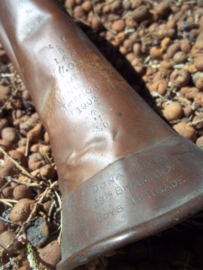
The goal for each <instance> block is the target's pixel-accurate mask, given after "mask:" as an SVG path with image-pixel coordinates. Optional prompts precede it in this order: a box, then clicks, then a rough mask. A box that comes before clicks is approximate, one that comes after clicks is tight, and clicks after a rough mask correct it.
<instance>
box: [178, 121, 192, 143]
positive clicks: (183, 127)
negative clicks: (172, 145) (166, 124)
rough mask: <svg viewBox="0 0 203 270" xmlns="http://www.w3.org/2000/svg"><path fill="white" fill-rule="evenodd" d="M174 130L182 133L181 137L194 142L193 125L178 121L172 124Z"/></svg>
mask: <svg viewBox="0 0 203 270" xmlns="http://www.w3.org/2000/svg"><path fill="white" fill-rule="evenodd" d="M173 128H174V129H175V131H176V132H177V133H178V134H180V135H182V136H183V137H185V138H187V139H188V140H190V141H192V142H195V140H196V131H195V129H194V128H193V127H191V126H188V125H187V124H186V123H185V122H181V123H178V124H176V125H174V126H173Z"/></svg>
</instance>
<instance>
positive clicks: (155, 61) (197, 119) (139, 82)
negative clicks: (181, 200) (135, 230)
mask: <svg viewBox="0 0 203 270" xmlns="http://www.w3.org/2000/svg"><path fill="white" fill-rule="evenodd" d="M65 8H66V10H67V12H68V13H69V14H70V16H72V17H73V18H74V20H75V21H76V22H77V23H78V24H79V26H80V27H81V28H82V29H83V30H84V31H85V33H86V34H87V36H88V37H89V38H90V39H91V40H92V42H93V43H94V44H95V45H96V46H97V47H98V48H99V50H100V51H101V52H102V53H103V54H104V56H105V57H107V59H108V60H109V61H110V62H111V64H112V65H113V66H114V68H116V69H117V71H118V72H120V74H121V75H122V76H123V77H124V78H125V79H126V80H127V82H128V83H129V84H130V85H131V86H132V87H133V88H134V89H135V91H137V92H138V93H139V94H140V95H141V96H142V97H143V99H144V100H145V101H146V102H147V103H148V104H149V106H151V107H152V108H153V110H154V111H155V112H156V113H157V114H159V115H160V116H161V117H162V118H163V119H165V121H166V122H168V124H169V125H170V126H171V127H172V128H174V129H175V130H176V131H177V132H178V133H179V134H180V135H182V136H184V137H186V138H187V139H189V140H191V141H192V142H193V143H195V144H196V145H197V146H198V147H200V148H202V149H203V1H201V0H199V1H193V0H191V1H173V0H171V1H164V2H163V1H151V0H123V1H120V0H107V1H100V0H94V1H90V0H87V1H85V0H84V1H83V0H66V1H65ZM0 135H1V137H0V211H1V216H0V254H1V262H0V269H20V270H28V269H56V264H57V263H58V261H59V260H60V239H61V226H60V218H61V199H60V191H59V187H58V181H57V169H56V166H55V163H54V159H53V157H52V151H51V147H50V142H49V136H48V134H47V132H46V130H45V129H44V127H43V125H42V123H41V121H40V119H39V116H38V114H37V113H36V111H35V107H34V105H33V102H32V100H31V97H30V95H29V93H28V91H27V89H26V87H25V86H24V85H23V83H22V81H21V79H20V77H19V75H18V74H17V72H16V70H15V68H14V67H13V65H12V63H11V62H10V60H9V58H8V56H7V55H6V53H5V51H4V49H3V47H2V46H1V48H0ZM28 254H29V256H28ZM30 263H32V265H34V266H33V267H30ZM34 267H35V268H34ZM79 269H81V270H82V269H83V270H85V269H86V270H95V269H101V270H104V269H106V270H112V269H116V270H117V269H118V270H148V269H150V270H151V269H154V270H159V269H160V270H173V269H177V270H178V269H179V270H200V269H203V213H201V212H200V213H199V214H196V215H195V216H193V217H191V218H189V219H187V220H186V221H184V222H182V223H181V224H179V225H176V226H175V227H173V228H171V229H168V230H166V231H164V232H162V233H159V234H157V235H155V236H152V237H149V238H147V239H144V240H142V241H139V242H136V243H132V244H130V245H128V246H125V247H123V248H121V249H119V250H116V251H112V252H111V253H109V254H106V256H105V257H102V258H99V259H97V260H95V261H93V262H91V263H88V264H87V265H86V266H82V267H80V268H79Z"/></svg>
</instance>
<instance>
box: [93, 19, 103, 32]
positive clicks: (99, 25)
mask: <svg viewBox="0 0 203 270" xmlns="http://www.w3.org/2000/svg"><path fill="white" fill-rule="evenodd" d="M91 27H92V29H94V30H101V29H102V28H103V24H102V22H101V21H100V20H98V18H97V17H96V16H94V17H93V18H92V22H91Z"/></svg>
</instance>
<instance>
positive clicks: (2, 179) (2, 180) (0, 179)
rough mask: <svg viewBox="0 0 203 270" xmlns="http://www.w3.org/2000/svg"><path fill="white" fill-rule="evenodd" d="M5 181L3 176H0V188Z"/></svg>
mask: <svg viewBox="0 0 203 270" xmlns="http://www.w3.org/2000/svg"><path fill="white" fill-rule="evenodd" d="M6 183H7V181H6V179H5V178H1V177H0V188H2V187H3V186H4V185H5V184H6Z"/></svg>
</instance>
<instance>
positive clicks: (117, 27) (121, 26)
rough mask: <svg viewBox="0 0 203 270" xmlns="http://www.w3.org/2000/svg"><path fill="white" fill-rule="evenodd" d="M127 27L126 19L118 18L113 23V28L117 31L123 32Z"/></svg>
mask: <svg viewBox="0 0 203 270" xmlns="http://www.w3.org/2000/svg"><path fill="white" fill-rule="evenodd" d="M124 28H125V22H124V20H118V21H115V22H114V23H113V24H112V29H113V30H114V31H116V32H121V31H123V30H124Z"/></svg>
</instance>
